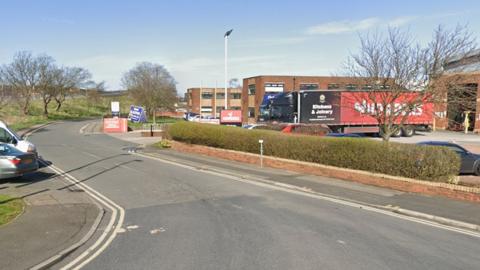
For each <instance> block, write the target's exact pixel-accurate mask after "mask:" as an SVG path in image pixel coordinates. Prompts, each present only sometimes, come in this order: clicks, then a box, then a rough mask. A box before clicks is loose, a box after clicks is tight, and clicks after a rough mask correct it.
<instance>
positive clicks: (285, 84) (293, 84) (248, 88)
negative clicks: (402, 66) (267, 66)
mask: <svg viewBox="0 0 480 270" xmlns="http://www.w3.org/2000/svg"><path fill="white" fill-rule="evenodd" d="M372 88H373V86H372V85H369V84H366V83H365V80H362V79H359V78H352V77H332V76H330V77H327V76H323V77H322V76H320V77H319V76H255V77H250V78H245V79H243V89H242V106H241V107H242V113H243V119H244V121H245V122H247V121H248V122H249V123H251V122H255V118H256V117H257V116H258V114H259V110H260V105H261V104H262V102H263V99H264V98H265V97H266V96H268V95H269V94H276V93H280V92H289V91H298V90H328V89H331V90H335V89H348V90H362V89H363V90H370V89H372ZM247 119H248V120H247Z"/></svg>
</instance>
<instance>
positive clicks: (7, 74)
mask: <svg viewBox="0 0 480 270" xmlns="http://www.w3.org/2000/svg"><path fill="white" fill-rule="evenodd" d="M38 71H39V64H38V61H37V59H36V57H34V56H33V55H32V53H30V52H27V51H22V52H19V53H17V54H15V56H14V57H13V61H12V62H11V63H10V64H6V65H3V66H2V67H1V69H0V77H1V81H3V82H4V83H5V84H6V85H9V86H10V87H11V88H12V91H13V96H14V98H15V99H16V100H17V102H18V103H19V105H20V107H21V108H22V111H23V113H24V114H28V113H29V109H30V103H31V101H32V98H33V95H34V93H35V91H36V90H37V87H38V85H39V83H40V80H41V78H40V74H39V72H38Z"/></svg>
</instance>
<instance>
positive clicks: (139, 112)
mask: <svg viewBox="0 0 480 270" xmlns="http://www.w3.org/2000/svg"><path fill="white" fill-rule="evenodd" d="M128 119H129V120H130V121H131V122H133V123H145V122H147V116H146V114H145V110H144V109H143V107H140V106H134V105H131V106H130V113H129V114H128Z"/></svg>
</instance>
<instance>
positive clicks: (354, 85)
mask: <svg viewBox="0 0 480 270" xmlns="http://www.w3.org/2000/svg"><path fill="white" fill-rule="evenodd" d="M357 87H358V86H357V85H356V84H351V83H349V84H347V85H345V89H347V90H356V89H357Z"/></svg>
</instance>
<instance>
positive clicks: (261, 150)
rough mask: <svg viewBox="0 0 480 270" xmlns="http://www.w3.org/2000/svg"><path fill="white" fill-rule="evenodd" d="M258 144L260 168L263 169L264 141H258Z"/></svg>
mask: <svg viewBox="0 0 480 270" xmlns="http://www.w3.org/2000/svg"><path fill="white" fill-rule="evenodd" d="M258 143H260V168H263V140H262V139H260V140H258Z"/></svg>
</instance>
